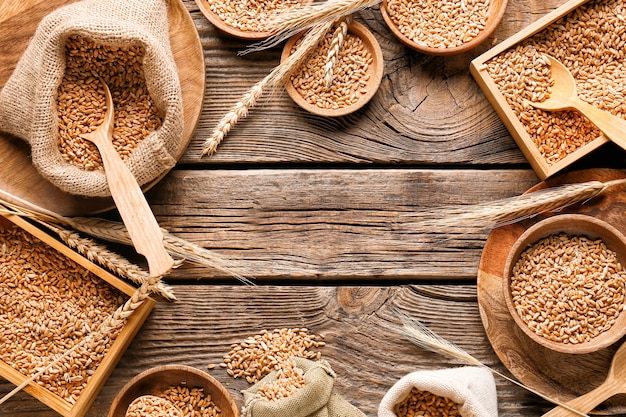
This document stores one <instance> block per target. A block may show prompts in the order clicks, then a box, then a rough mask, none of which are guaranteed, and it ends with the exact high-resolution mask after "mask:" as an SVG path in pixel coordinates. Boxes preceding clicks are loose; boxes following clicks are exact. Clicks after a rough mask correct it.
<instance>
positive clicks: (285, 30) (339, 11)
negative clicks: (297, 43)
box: [244, 0, 381, 53]
mask: <svg viewBox="0 0 626 417" xmlns="http://www.w3.org/2000/svg"><path fill="white" fill-rule="evenodd" d="M380 2H381V0H326V1H324V2H313V3H312V4H310V5H308V6H304V7H300V8H294V9H291V10H288V11H286V12H283V13H280V14H278V15H276V17H274V18H273V19H272V20H270V21H269V22H268V25H267V30H268V31H270V32H272V33H273V35H272V36H270V37H269V38H268V39H266V40H264V41H262V42H259V43H257V44H255V45H252V46H251V47H250V48H248V49H247V50H246V51H244V53H249V52H256V51H260V50H263V49H267V48H270V47H273V46H276V45H278V44H279V43H281V42H283V41H284V40H286V39H287V38H290V37H291V36H293V35H294V34H296V33H298V32H301V31H303V30H306V29H309V28H311V27H313V26H315V25H320V24H324V23H329V22H336V21H338V20H339V19H341V18H342V17H345V16H348V15H351V14H353V13H356V12H358V11H359V10H363V9H365V8H368V7H372V6H375V5H376V4H378V3H380Z"/></svg>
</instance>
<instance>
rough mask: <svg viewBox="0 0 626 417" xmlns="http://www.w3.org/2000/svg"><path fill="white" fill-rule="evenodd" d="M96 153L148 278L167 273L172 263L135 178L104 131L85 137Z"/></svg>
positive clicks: (161, 234) (96, 131) (161, 233)
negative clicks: (146, 265)
mask: <svg viewBox="0 0 626 417" xmlns="http://www.w3.org/2000/svg"><path fill="white" fill-rule="evenodd" d="M88 139H89V140H90V141H92V142H93V143H94V144H95V145H96V146H97V148H98V150H99V151H100V155H101V156H102V163H103V165H104V171H105V172H106V177H107V182H108V184H109V189H110V190H111V196H112V197H113V201H115V205H116V206H117V209H118V211H119V213H120V216H121V217H122V220H123V222H124V225H125V226H126V229H127V230H128V234H129V235H130V239H131V241H132V242H133V245H134V246H135V249H136V250H137V252H138V253H140V254H142V255H143V256H145V257H146V260H147V261H148V267H149V269H150V275H151V276H160V275H163V274H165V273H166V272H167V271H169V270H170V269H171V268H172V266H173V265H174V260H173V259H172V257H171V256H170V255H169V254H168V253H167V251H166V250H165V247H164V246H163V232H162V231H161V228H160V226H159V224H158V223H157V221H156V219H155V218H154V214H153V213H152V210H151V209H150V206H149V205H148V202H147V201H146V197H145V196H144V194H143V191H142V190H141V188H140V187H139V184H138V183H137V180H136V179H135V176H134V175H133V173H132V172H131V171H130V169H129V168H128V166H127V165H126V163H124V161H123V160H122V158H120V156H119V154H118V153H117V151H116V150H115V147H114V146H113V143H112V141H111V138H110V137H109V134H108V133H107V132H106V131H105V130H99V129H98V130H95V131H94V132H92V133H90V134H89V137H88Z"/></svg>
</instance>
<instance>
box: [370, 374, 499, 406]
mask: <svg viewBox="0 0 626 417" xmlns="http://www.w3.org/2000/svg"><path fill="white" fill-rule="evenodd" d="M414 387H415V388H417V389H419V390H421V391H428V392H431V393H433V394H435V395H438V396H441V397H446V398H449V399H450V400H452V401H454V402H455V403H457V404H459V405H460V407H459V411H460V413H461V415H462V416H463V417H497V416H498V400H497V394H496V385H495V381H494V379H493V375H492V374H491V372H490V371H489V370H487V369H485V368H481V367H474V366H467V367H461V368H451V369H441V370H432V371H430V370H428V371H416V372H412V373H410V374H408V375H406V376H404V377H403V378H401V379H400V380H399V381H398V382H396V383H395V384H394V385H393V386H392V387H391V388H390V389H389V391H387V393H386V394H385V396H384V397H383V399H382V401H381V403H380V405H379V407H378V417H396V413H395V412H394V407H395V406H396V404H399V403H401V402H402V401H404V400H405V399H406V398H407V396H408V395H409V393H410V392H411V390H412V389H413V388H414Z"/></svg>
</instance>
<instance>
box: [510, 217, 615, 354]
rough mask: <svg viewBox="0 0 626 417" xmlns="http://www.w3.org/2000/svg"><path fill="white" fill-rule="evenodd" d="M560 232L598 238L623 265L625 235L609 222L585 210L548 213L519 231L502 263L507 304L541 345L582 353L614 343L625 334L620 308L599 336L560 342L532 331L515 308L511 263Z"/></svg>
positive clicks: (521, 327)
mask: <svg viewBox="0 0 626 417" xmlns="http://www.w3.org/2000/svg"><path fill="white" fill-rule="evenodd" d="M559 233H565V234H567V235H569V236H585V237H587V238H589V239H591V240H595V239H601V240H602V241H603V242H604V243H605V244H606V246H607V247H608V249H610V250H612V251H614V252H615V253H616V255H617V260H618V261H619V262H620V263H621V265H622V266H626V237H624V235H623V234H622V233H621V232H620V231H619V230H617V229H616V228H615V227H613V226H611V225H610V224H609V223H607V222H605V221H603V220H601V219H598V218H595V217H592V216H587V215H584V214H562V215H557V216H552V217H548V218H547V219H544V220H542V221H540V222H538V223H536V224H534V225H533V226H531V227H530V228H529V229H528V230H526V231H525V232H524V233H522V235H521V236H520V237H519V238H518V239H517V241H516V242H515V243H514V244H513V246H512V247H511V249H510V251H509V254H508V257H507V259H506V263H505V266H504V276H503V278H504V279H503V280H502V285H503V286H504V287H503V293H504V297H505V301H506V305H507V307H508V309H509V312H510V313H511V316H512V317H513V320H514V321H515V323H516V324H517V325H518V326H519V328H520V329H521V330H522V331H523V332H524V333H525V334H526V335H527V336H528V337H530V338H531V339H532V340H533V341H535V342H537V343H539V344H540V345H542V346H544V347H546V348H548V349H551V350H554V351H556V352H561V353H570V354H582V353H590V352H596V351H598V350H601V349H604V348H606V347H607V346H610V345H612V344H614V343H615V342H617V341H618V340H619V339H621V338H622V336H624V335H625V334H626V312H623V311H622V312H621V313H619V315H618V316H617V319H616V321H615V323H614V324H613V326H611V327H610V328H609V329H608V330H606V331H604V332H602V333H600V334H599V335H598V336H596V337H593V338H591V339H590V340H589V341H585V342H581V343H563V342H558V341H553V340H551V339H548V338H547V337H544V336H541V335H539V334H537V333H535V332H534V331H533V330H532V329H531V328H530V327H529V326H528V325H527V323H526V322H524V320H523V319H522V318H521V317H520V315H519V314H518V312H517V311H516V309H515V303H514V302H513V297H512V295H511V276H512V270H513V267H514V266H515V264H516V263H517V261H518V260H519V258H520V255H521V254H522V252H524V250H526V249H527V248H528V247H529V245H532V244H534V243H536V242H538V241H539V240H541V239H543V238H545V237H548V236H552V235H558V234H559ZM618 307H619V310H620V311H621V310H622V307H623V306H622V305H620V306H618Z"/></svg>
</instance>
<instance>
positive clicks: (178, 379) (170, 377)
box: [108, 365, 239, 417]
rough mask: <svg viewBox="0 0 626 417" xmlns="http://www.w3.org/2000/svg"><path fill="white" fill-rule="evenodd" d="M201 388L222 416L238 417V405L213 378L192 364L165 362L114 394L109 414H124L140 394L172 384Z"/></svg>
mask: <svg viewBox="0 0 626 417" xmlns="http://www.w3.org/2000/svg"><path fill="white" fill-rule="evenodd" d="M181 385H183V386H187V387H189V388H194V387H197V388H203V389H204V394H205V395H208V394H210V395H211V399H212V400H213V402H214V403H215V405H217V406H218V407H220V409H221V410H222V416H223V417H239V408H238V407H237V404H236V403H235V400H234V399H233V397H232V396H231V395H230V393H229V392H228V390H227V389H226V388H225V387H224V386H223V385H222V384H221V383H220V382H219V381H218V380H216V379H215V378H213V377H212V376H211V375H209V374H207V373H206V372H202V371H200V370H198V369H196V368H193V367H191V366H184V365H164V366H157V367H155V368H151V369H148V370H147V371H144V372H142V373H140V374H139V375H137V376H136V377H134V378H133V379H131V380H130V381H129V382H128V383H127V384H126V385H125V386H124V388H122V390H121V391H120V392H119V393H118V394H117V396H116V397H115V399H114V400H113V403H112V404H111V408H110V410H109V416H108V417H124V416H125V415H126V410H128V406H129V405H130V403H132V402H133V400H135V399H136V398H138V397H140V396H142V395H158V394H161V393H163V392H164V391H165V390H166V389H167V388H169V387H171V386H181Z"/></svg>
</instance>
